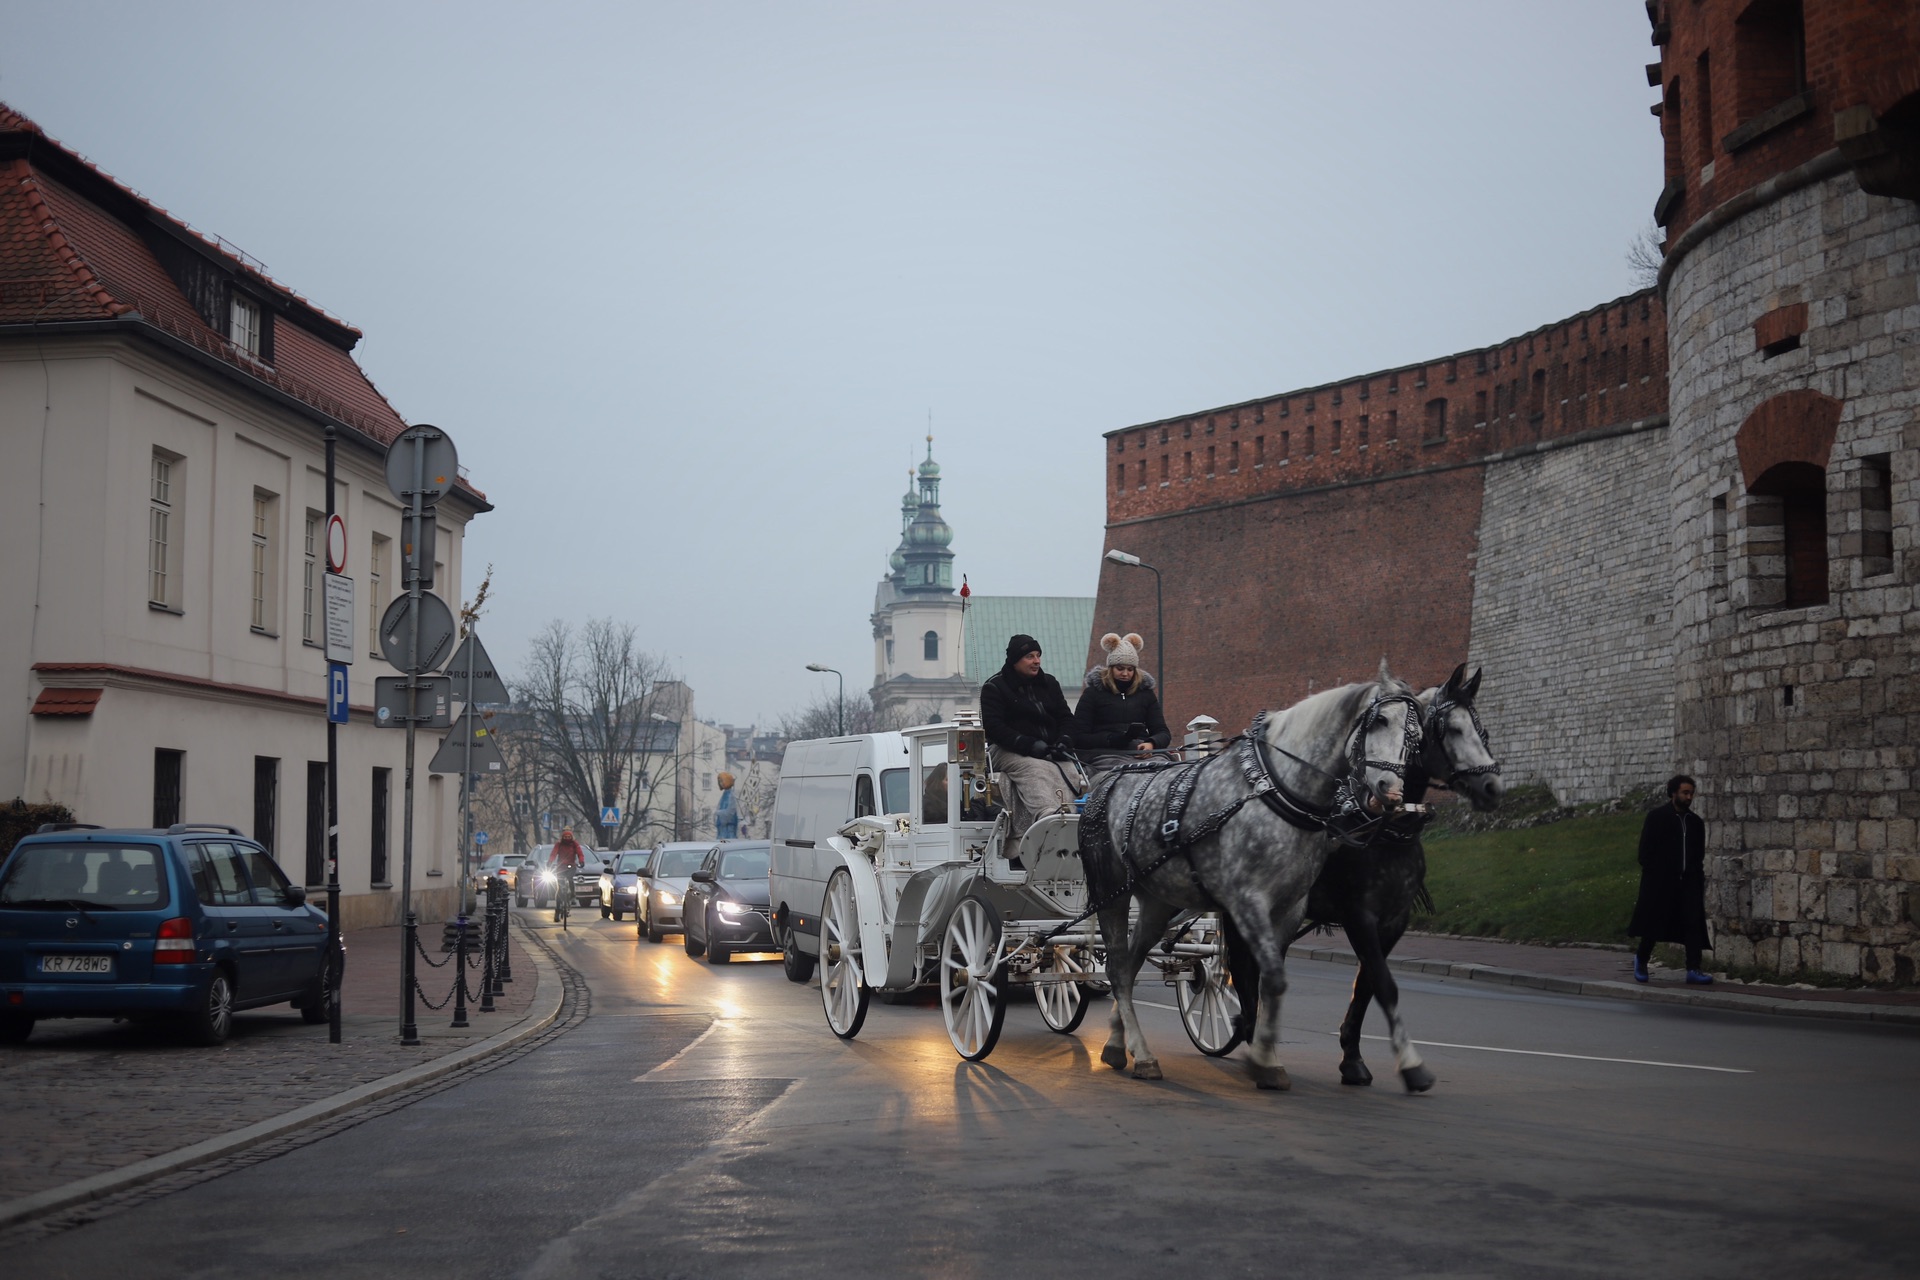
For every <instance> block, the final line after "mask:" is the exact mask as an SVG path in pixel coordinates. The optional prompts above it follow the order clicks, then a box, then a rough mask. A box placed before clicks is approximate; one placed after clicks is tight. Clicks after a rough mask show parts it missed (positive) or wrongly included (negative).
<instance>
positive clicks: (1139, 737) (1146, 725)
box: [1073, 631, 1173, 769]
mask: <svg viewBox="0 0 1920 1280" xmlns="http://www.w3.org/2000/svg"><path fill="white" fill-rule="evenodd" d="M1145 644H1146V641H1144V640H1142V639H1141V638H1140V637H1139V636H1138V635H1137V634H1135V633H1133V632H1128V633H1127V634H1126V635H1124V636H1122V635H1116V634H1115V633H1113V632H1111V631H1109V632H1108V633H1107V634H1106V635H1103V636H1101V637H1100V647H1101V648H1102V649H1104V650H1106V653H1107V660H1106V661H1105V662H1104V663H1102V664H1101V665H1100V666H1097V667H1095V668H1094V669H1093V670H1091V671H1089V672H1087V676H1086V682H1085V684H1084V686H1083V687H1082V688H1081V690H1080V705H1079V706H1077V707H1075V708H1074V712H1073V740H1074V742H1075V743H1076V744H1077V745H1078V746H1079V747H1080V750H1081V753H1082V758H1083V759H1086V760H1087V762H1088V764H1089V766H1090V767H1091V768H1094V769H1100V768H1103V767H1105V768H1110V767H1112V766H1113V765H1114V764H1116V763H1118V762H1119V761H1120V760H1121V759H1124V758H1129V757H1139V756H1144V755H1148V754H1150V753H1152V752H1153V751H1155V750H1157V749H1160V748H1163V747H1165V746H1166V745H1167V744H1168V743H1169V742H1171V741H1172V740H1173V735H1172V734H1171V733H1169V732H1168V731H1167V721H1166V717H1165V716H1164V715H1162V714H1161V711H1160V695H1159V693H1158V692H1157V691H1156V690H1155V688H1154V681H1153V677H1152V676H1150V675H1148V674H1147V673H1146V672H1145V671H1143V670H1141V668H1140V650H1141V648H1142V647H1143V646H1144V645H1145Z"/></svg>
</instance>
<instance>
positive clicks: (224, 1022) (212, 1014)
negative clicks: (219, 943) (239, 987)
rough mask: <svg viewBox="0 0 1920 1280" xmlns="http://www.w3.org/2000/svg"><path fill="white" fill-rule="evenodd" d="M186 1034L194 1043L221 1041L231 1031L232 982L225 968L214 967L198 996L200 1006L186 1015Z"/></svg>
mask: <svg viewBox="0 0 1920 1280" xmlns="http://www.w3.org/2000/svg"><path fill="white" fill-rule="evenodd" d="M186 1022H187V1035H188V1036H189V1037H190V1038H191V1039H192V1040H193V1042H194V1043H195V1044H203V1045H216V1044H220V1043H223V1042H224V1041H225V1040H226V1038H227V1037H228V1036H229V1035H230V1034H232V1032H233V983H232V982H231V981H230V980H229V979H228V977H227V971H226V970H225V969H215V970H214V971H213V978H212V979H211V980H210V981H209V982H208V983H207V989H206V991H205V992H204V993H202V995H201V997H200V1007H199V1008H197V1009H195V1010H194V1011H193V1012H192V1013H189V1014H188V1015H187V1019H186Z"/></svg>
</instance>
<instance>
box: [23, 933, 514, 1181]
mask: <svg viewBox="0 0 1920 1280" xmlns="http://www.w3.org/2000/svg"><path fill="white" fill-rule="evenodd" d="M422 933H423V937H425V935H426V931H425V930H424V929H423V931H422ZM401 936H402V935H401V930H400V929H398V928H397V927H396V928H384V929H364V930H357V931H354V932H351V933H349V934H347V935H346V943H347V976H346V983H345V990H344V998H343V1000H342V1004H341V1011H342V1017H341V1043H340V1044H338V1045H332V1044H329V1043H328V1042H327V1028H326V1027H325V1026H324V1025H321V1026H308V1025H307V1024H306V1023H305V1022H303V1021H302V1020H301V1017H300V1014H299V1012H298V1011H297V1010H294V1009H292V1008H289V1007H288V1006H286V1005H274V1006H270V1007H268V1008H265V1009H258V1010H252V1011H249V1012H245V1013H240V1014H236V1015H235V1016H234V1030H233V1035H232V1037H231V1038H230V1039H229V1040H228V1041H227V1043H226V1044H224V1045H221V1046H219V1047H218V1048H212V1049H208V1048H201V1047H198V1046H194V1045H189V1044H186V1043H184V1042H183V1041H182V1040H181V1039H180V1038H179V1037H178V1036H177V1035H176V1034H175V1033H174V1032H173V1031H172V1030H171V1029H170V1028H168V1027H166V1026H164V1025H162V1024H152V1023H145V1024H133V1023H113V1022H109V1021H105V1020H100V1019H74V1020H71V1021H66V1020H61V1021H54V1022H43V1023H41V1024H40V1025H38V1026H37V1027H35V1028H34V1032H33V1036H32V1038H31V1039H29V1040H28V1041H27V1043H26V1044H24V1045H18V1046H9V1047H7V1048H4V1049H0V1096H4V1097H5V1098H6V1111H7V1124H6V1140H5V1142H4V1143H3V1144H0V1201H6V1200H12V1199H15V1198H17V1197H20V1196H23V1195H30V1194H32V1193H34V1192H37V1191H43V1190H45V1189H47V1188H49V1187H56V1186H61V1185H63V1184H65V1183H68V1182H72V1181H74V1180H76V1179H79V1178H85V1177H89V1176H91V1175H93V1174H97V1173H104V1172H107V1171H109V1170H112V1169H118V1168H122V1167H124V1166H126V1165H130V1164H133V1163H135V1162H137V1161H140V1160H144V1159H146V1158H148V1157H150V1156H156V1155H161V1154H164V1153H166V1152H169V1151H174V1150H177V1149H179V1148H181V1147H184V1146H188V1145H191V1144H192V1143H195V1142H199V1141H202V1140H203V1139H206V1138H210V1137H213V1136H215V1135H217V1134H221V1133H227V1132H230V1131H232V1130H234V1129H239V1128H243V1127H245V1126H246V1125H249V1124H253V1123H256V1122H258V1121H261V1120H266V1119H270V1118H272V1117H274V1116H278V1115H281V1114H283V1113H285V1112H288V1111H291V1110H293V1109H294V1108H296V1107H300V1106H304V1105H306V1104H307V1103H310V1102H317V1101H319V1100H320V1099H323V1098H328V1097H331V1096H333V1095H334V1094H336V1093H339V1092H341V1091H343V1090H346V1089H350V1088H352V1087H353V1086H355V1085H357V1084H363V1083H366V1082H368V1081H372V1080H378V1079H380V1078H381V1077H383V1076H387V1075H391V1074H392V1073H394V1072H396V1071H404V1070H405V1069H407V1068H408V1067H412V1066H415V1065H418V1064H419V1063H422V1062H427V1061H430V1060H432V1059H434V1058H437V1057H440V1056H441V1055H442V1054H446V1053H451V1052H453V1051H454V1050H456V1049H460V1048H462V1047H464V1046H466V1045H468V1044H471V1043H473V1042H474V1041H476V1040H481V1039H485V1038H486V1037H488V1036H491V1035H495V1034H498V1033H499V1032H501V1031H504V1030H506V1029H508V1028H509V1027H512V1026H514V1025H515V1024H517V1023H518V1022H520V1021H521V1020H523V1019H524V1018H525V1017H526V1015H527V1011H528V1008H529V1007H530V1006H531V1005H532V1003H533V996H534V990H535V987H536V985H537V973H536V970H535V968H534V965H533V963H532V961H531V960H530V959H529V958H528V956H527V953H526V951H525V949H524V948H523V947H522V946H521V944H520V940H519V939H518V938H517V937H516V938H514V939H513V941H512V948H513V950H512V953H511V959H512V965H513V976H514V981H513V982H512V983H510V984H509V985H508V986H507V987H506V991H507V995H506V998H505V999H504V1000H496V1001H495V1004H496V1005H497V1006H498V1007H499V1011H498V1012H495V1013H492V1014H481V1013H478V1012H473V1013H470V1014H469V1021H470V1022H471V1023H472V1025H471V1026H470V1027H468V1028H466V1029H465V1030H454V1029H452V1028H450V1027H449V1026H448V1025H447V1024H448V1022H449V1021H450V1020H451V1007H449V1008H448V1009H445V1010H442V1011H441V1012H439V1013H432V1012H429V1011H428V1010H427V1009H426V1008H425V1007H424V1005H423V1006H421V1007H420V1008H419V1011H418V1022H419V1030H420V1037H421V1043H420V1044H419V1045H417V1046H414V1047H406V1046H403V1045H401V1044H400V1040H399V1034H398V1033H399V1017H398V1013H397V1010H398V1005H399V983H400V940H401ZM426 940H427V941H428V943H429V948H430V954H431V955H432V956H433V958H434V959H436V960H438V959H440V958H441V955H440V953H439V952H438V950H435V949H432V948H433V944H434V943H435V942H436V941H437V931H436V933H435V935H434V937H432V938H427V939H426ZM419 981H420V985H421V987H422V988H423V989H424V990H426V991H427V992H428V993H430V994H432V995H433V996H434V997H435V998H436V999H438V998H439V997H441V996H443V995H445V994H447V993H448V992H449V991H450V990H451V986H452V970H451V969H429V968H427V967H426V966H425V965H421V966H420V971H419ZM471 985H472V986H473V987H475V988H477V987H478V985H479V984H478V981H477V976H476V978H475V979H472V980H471Z"/></svg>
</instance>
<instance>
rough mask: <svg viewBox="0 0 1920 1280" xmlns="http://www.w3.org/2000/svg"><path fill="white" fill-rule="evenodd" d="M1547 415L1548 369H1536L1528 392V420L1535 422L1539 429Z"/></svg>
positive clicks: (1536, 428) (1535, 427)
mask: <svg viewBox="0 0 1920 1280" xmlns="http://www.w3.org/2000/svg"><path fill="white" fill-rule="evenodd" d="M1546 416H1547V371H1546V370H1545V369H1535V370H1534V371H1533V380H1532V383H1531V384H1530V386H1529V388H1528V392H1527V420H1528V421H1529V422H1531V423H1533V424H1534V429H1535V430H1536V431H1537V430H1538V429H1539V426H1540V422H1541V420H1542V419H1544V418H1545V417H1546Z"/></svg>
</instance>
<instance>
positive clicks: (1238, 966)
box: [1220, 911, 1260, 1040]
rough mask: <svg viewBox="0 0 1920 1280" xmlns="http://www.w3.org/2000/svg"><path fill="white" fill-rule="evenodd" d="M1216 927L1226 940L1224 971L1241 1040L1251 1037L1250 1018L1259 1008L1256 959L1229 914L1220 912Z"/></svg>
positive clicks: (1258, 964) (1258, 968) (1251, 1019)
mask: <svg viewBox="0 0 1920 1280" xmlns="http://www.w3.org/2000/svg"><path fill="white" fill-rule="evenodd" d="M1220 931H1221V935H1222V937H1223V938H1224V939H1225V941H1226V944H1227V974H1228V975H1229V976H1230V977H1231V978H1232V979H1233V994H1234V996H1235V997H1236V998H1238V999H1239V1001H1240V1013H1239V1015H1238V1016H1237V1017H1235V1018H1234V1020H1233V1025H1234V1026H1235V1027H1237V1028H1238V1029H1239V1031H1240V1038H1241V1039H1242V1040H1251V1039H1252V1038H1253V1019H1254V1015H1255V1014H1256V1013H1257V1012H1258V1011H1259V1008H1260V962H1259V961H1257V960H1255V959H1254V958H1253V952H1252V951H1250V950H1249V949H1248V948H1247V943H1246V939H1244V938H1242V937H1241V936H1240V930H1239V929H1237V928H1235V927H1234V924H1233V917H1231V916H1229V915H1228V914H1227V913H1226V912H1224V911H1222V912H1221V913H1220Z"/></svg>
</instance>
